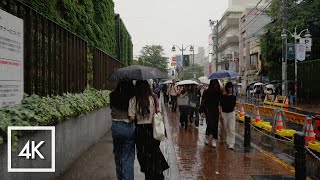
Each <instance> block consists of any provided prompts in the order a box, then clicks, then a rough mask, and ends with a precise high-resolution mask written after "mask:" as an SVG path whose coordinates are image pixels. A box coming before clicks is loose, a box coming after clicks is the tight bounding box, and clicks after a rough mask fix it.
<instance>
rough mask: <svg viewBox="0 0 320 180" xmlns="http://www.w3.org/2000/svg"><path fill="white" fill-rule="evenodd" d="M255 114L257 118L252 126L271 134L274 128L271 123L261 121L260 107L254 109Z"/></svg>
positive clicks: (252, 122)
mask: <svg viewBox="0 0 320 180" xmlns="http://www.w3.org/2000/svg"><path fill="white" fill-rule="evenodd" d="M254 112H255V117H256V118H255V119H253V118H252V119H251V124H252V125H253V126H255V127H257V128H260V129H264V130H266V131H269V132H270V131H271V130H272V126H271V124H270V122H264V121H263V120H262V119H261V116H260V110H259V107H254Z"/></svg>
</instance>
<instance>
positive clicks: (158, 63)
mask: <svg viewBox="0 0 320 180" xmlns="http://www.w3.org/2000/svg"><path fill="white" fill-rule="evenodd" d="M140 53H141V55H140V56H139V58H138V62H134V64H139V65H143V66H149V67H155V68H158V69H159V70H161V71H162V72H165V73H166V72H167V68H168V58H167V57H164V52H163V48H162V46H160V45H151V46H145V47H143V48H142V50H141V51H140Z"/></svg>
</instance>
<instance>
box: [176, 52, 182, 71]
mask: <svg viewBox="0 0 320 180" xmlns="http://www.w3.org/2000/svg"><path fill="white" fill-rule="evenodd" d="M176 62H177V68H182V66H183V62H182V56H181V55H177V56H176Z"/></svg>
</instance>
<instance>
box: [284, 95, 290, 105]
mask: <svg viewBox="0 0 320 180" xmlns="http://www.w3.org/2000/svg"><path fill="white" fill-rule="evenodd" d="M284 107H289V98H288V97H286V100H285V102H284Z"/></svg>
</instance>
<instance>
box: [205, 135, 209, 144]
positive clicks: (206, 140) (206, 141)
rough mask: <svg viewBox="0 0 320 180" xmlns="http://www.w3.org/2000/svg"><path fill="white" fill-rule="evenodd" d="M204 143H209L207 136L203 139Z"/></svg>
mask: <svg viewBox="0 0 320 180" xmlns="http://www.w3.org/2000/svg"><path fill="white" fill-rule="evenodd" d="M204 143H205V144H206V145H208V144H209V138H208V137H206V139H205V140H204Z"/></svg>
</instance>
